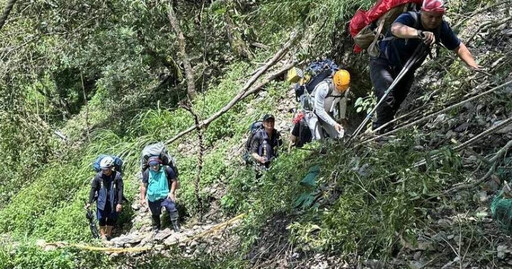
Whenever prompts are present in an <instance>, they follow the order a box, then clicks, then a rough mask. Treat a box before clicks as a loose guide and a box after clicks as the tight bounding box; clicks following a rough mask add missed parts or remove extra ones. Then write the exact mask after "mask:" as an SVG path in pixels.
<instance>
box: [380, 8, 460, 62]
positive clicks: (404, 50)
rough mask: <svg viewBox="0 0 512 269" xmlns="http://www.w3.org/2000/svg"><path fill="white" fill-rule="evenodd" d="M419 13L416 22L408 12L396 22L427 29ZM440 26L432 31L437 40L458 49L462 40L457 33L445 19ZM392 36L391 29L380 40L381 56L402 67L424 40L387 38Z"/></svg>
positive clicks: (450, 47)
mask: <svg viewBox="0 0 512 269" xmlns="http://www.w3.org/2000/svg"><path fill="white" fill-rule="evenodd" d="M417 15H418V22H416V20H415V19H414V17H413V15H412V14H411V13H409V12H407V13H402V14H401V15H400V16H398V18H396V20H395V21H394V23H396V22H398V23H401V24H404V25H406V26H409V27H413V28H416V29H418V30H422V31H425V28H423V25H422V24H421V18H420V13H419V12H418V13H417ZM439 27H440V28H438V29H435V30H431V32H433V33H434V35H435V36H436V41H437V40H440V41H441V43H442V44H443V45H444V46H445V47H446V48H447V49H449V50H454V49H456V48H457V47H458V46H459V45H460V40H459V39H458V38H457V36H456V35H455V33H453V31H452V29H451V28H450V26H449V25H448V23H447V22H446V21H444V20H443V22H442V23H441V25H440V26H439ZM391 36H392V34H391V30H389V31H388V32H387V34H386V38H385V39H384V40H382V41H381V42H380V44H379V48H380V51H381V56H380V57H381V58H387V59H388V61H389V63H390V64H391V65H393V66H395V67H402V66H403V65H405V63H406V62H407V60H408V59H409V58H410V57H411V56H412V54H413V53H414V51H415V50H416V47H417V46H418V45H419V44H421V42H423V41H422V40H421V39H419V38H410V39H404V38H393V39H391V40H386V39H387V38H388V37H391ZM397 53H398V56H397ZM423 60H425V59H423ZM423 60H422V61H420V62H419V63H418V65H417V66H419V65H421V63H422V62H423ZM417 66H416V67H417Z"/></svg>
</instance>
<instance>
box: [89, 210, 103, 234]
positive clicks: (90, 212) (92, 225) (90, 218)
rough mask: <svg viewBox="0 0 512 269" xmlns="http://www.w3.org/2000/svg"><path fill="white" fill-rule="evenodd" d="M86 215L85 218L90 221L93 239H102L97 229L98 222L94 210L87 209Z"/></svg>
mask: <svg viewBox="0 0 512 269" xmlns="http://www.w3.org/2000/svg"><path fill="white" fill-rule="evenodd" d="M86 211H87V212H86V213H85V217H86V218H87V220H89V229H90V230H91V234H92V238H100V234H99V231H98V227H96V222H95V221H94V214H93V213H92V210H91V209H89V208H87V209H86Z"/></svg>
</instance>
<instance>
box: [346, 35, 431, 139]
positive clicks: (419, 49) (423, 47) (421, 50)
mask: <svg viewBox="0 0 512 269" xmlns="http://www.w3.org/2000/svg"><path fill="white" fill-rule="evenodd" d="M425 53H427V49H426V45H424V44H423V43H421V44H420V45H419V46H418V47H417V48H416V50H414V53H413V54H412V56H411V57H410V58H409V60H407V63H405V65H404V67H403V68H402V70H401V71H400V73H398V75H397V76H396V78H395V79H394V80H393V83H391V85H390V86H389V87H388V89H387V90H386V92H385V93H384V95H383V96H382V97H381V98H380V100H379V102H378V103H377V105H375V107H374V108H373V109H372V110H371V111H370V113H368V114H367V115H366V118H365V119H364V120H363V122H361V124H360V125H359V126H358V127H357V129H356V130H355V131H354V133H353V134H352V136H351V137H350V138H349V139H348V141H347V145H350V143H351V142H352V140H353V139H354V138H355V137H357V136H358V135H359V133H360V132H361V131H362V130H363V128H364V127H365V126H366V124H367V123H368V121H369V120H370V119H371V118H372V115H373V113H375V111H376V110H377V108H378V107H379V105H381V104H382V103H383V102H384V100H385V99H386V97H387V96H388V95H389V93H390V92H391V91H392V90H393V88H395V86H396V85H397V84H398V82H400V80H401V79H402V77H403V76H405V74H406V73H407V72H408V71H409V69H410V68H411V66H413V65H414V64H416V63H417V62H418V60H419V59H421V58H422V57H423V56H424V54H425Z"/></svg>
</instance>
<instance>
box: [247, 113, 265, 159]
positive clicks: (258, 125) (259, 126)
mask: <svg viewBox="0 0 512 269" xmlns="http://www.w3.org/2000/svg"><path fill="white" fill-rule="evenodd" d="M263 129H264V128H263V122H262V121H255V122H253V123H251V126H249V137H247V141H245V152H244V155H243V159H244V161H245V164H251V163H252V156H251V142H252V138H253V137H254V135H255V134H256V133H257V132H258V131H260V130H263Z"/></svg>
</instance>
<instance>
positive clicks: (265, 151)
mask: <svg viewBox="0 0 512 269" xmlns="http://www.w3.org/2000/svg"><path fill="white" fill-rule="evenodd" d="M274 124H275V118H274V116H273V115H271V114H266V115H265V116H263V128H261V129H259V130H258V131H257V132H256V133H255V134H254V135H253V137H252V139H251V143H250V153H251V156H252V157H253V158H254V160H255V161H256V164H257V167H260V168H262V167H264V168H269V166H270V162H271V161H272V160H273V159H274V158H275V157H277V147H279V146H281V145H282V144H283V141H282V140H281V135H280V133H279V132H278V131H277V130H276V129H274Z"/></svg>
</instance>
